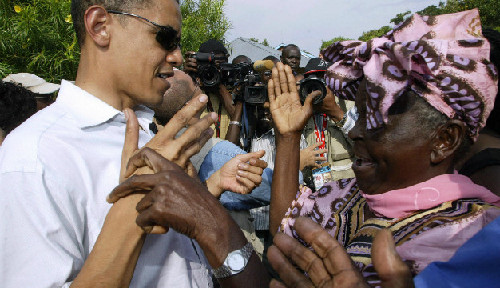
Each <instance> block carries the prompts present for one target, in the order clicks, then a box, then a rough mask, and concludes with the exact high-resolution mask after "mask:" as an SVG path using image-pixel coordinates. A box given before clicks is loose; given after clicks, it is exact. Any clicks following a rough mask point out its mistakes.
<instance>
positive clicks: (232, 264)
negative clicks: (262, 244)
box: [226, 251, 247, 272]
mask: <svg viewBox="0 0 500 288" xmlns="http://www.w3.org/2000/svg"><path fill="white" fill-rule="evenodd" d="M226 260H227V266H228V267H229V269H231V270H232V271H233V272H240V271H241V270H243V268H245V265H246V264H247V263H246V262H247V259H245V257H243V255H242V254H241V253H239V251H238V253H231V255H229V257H228V258H227V259H226Z"/></svg>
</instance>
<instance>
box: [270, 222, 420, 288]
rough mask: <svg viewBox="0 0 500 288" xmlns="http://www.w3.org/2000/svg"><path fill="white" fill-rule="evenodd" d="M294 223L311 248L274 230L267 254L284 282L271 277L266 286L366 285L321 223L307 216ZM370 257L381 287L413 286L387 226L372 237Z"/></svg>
mask: <svg viewBox="0 0 500 288" xmlns="http://www.w3.org/2000/svg"><path fill="white" fill-rule="evenodd" d="M294 227H295V229H296V231H297V234H298V235H299V236H300V237H301V238H302V239H303V240H304V241H306V242H307V243H308V244H310V245H311V247H312V248H313V249H314V251H311V250H309V249H308V248H306V247H305V246H303V245H302V244H300V242H298V241H297V240H296V239H294V238H292V237H290V236H288V235H285V234H283V233H278V234H276V236H275V237H274V246H271V247H270V248H269V250H268V254H267V255H268V259H269V262H270V263H271V265H272V267H273V268H274V269H275V270H276V272H278V273H279V275H280V278H281V280H282V281H283V283H281V282H278V281H277V280H273V281H272V282H271V284H270V286H269V287H272V288H279V287H329V288H336V287H338V288H340V287H342V288H360V287H363V288H365V287H369V286H368V284H367V283H366V282H365V280H364V279H363V276H362V275H361V273H360V272H359V270H358V269H357V268H356V267H355V266H354V265H353V263H352V261H351V258H350V257H349V255H348V254H347V253H346V251H345V250H344V248H343V247H342V246H341V245H340V244H339V243H338V242H337V241H336V240H335V239H334V238H333V237H332V236H330V235H329V234H328V232H326V230H324V229H323V228H322V227H321V226H320V225H318V224H317V223H316V222H314V221H313V220H311V219H310V218H304V217H301V218H298V219H297V220H296V221H295V225H294ZM372 260H373V263H374V265H375V269H376V271H377V273H378V274H379V277H380V279H381V280H382V287H385V288H389V287H391V288H403V287H413V281H412V278H411V273H410V271H409V269H408V266H407V265H406V264H405V263H404V262H403V261H402V260H401V259H400V258H399V256H398V254H397V253H396V250H395V248H394V240H393V238H392V235H391V232H390V231H389V230H382V231H381V232H379V233H378V234H377V236H376V237H375V240H374V243H373V246H372ZM294 264H295V265H296V266H297V267H299V268H300V269H302V270H303V271H305V272H307V275H309V277H310V278H308V277H306V276H305V275H304V273H303V272H302V271H299V270H298V269H297V268H296V266H294Z"/></svg>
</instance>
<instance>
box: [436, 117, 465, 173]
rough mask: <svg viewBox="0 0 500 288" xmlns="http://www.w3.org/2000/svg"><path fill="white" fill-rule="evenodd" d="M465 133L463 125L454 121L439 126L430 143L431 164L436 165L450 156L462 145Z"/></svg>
mask: <svg viewBox="0 0 500 288" xmlns="http://www.w3.org/2000/svg"><path fill="white" fill-rule="evenodd" d="M466 131H467V128H466V126H465V124H464V123H463V122H462V121H459V120H456V119H451V120H449V121H448V122H447V123H446V124H444V125H442V126H440V127H439V128H438V129H437V131H436V134H435V136H434V140H433V142H432V152H431V163H433V164H438V163H440V162H441V161H443V160H445V159H447V158H448V157H450V156H452V155H453V154H454V153H455V151H457V149H458V148H459V147H460V145H461V144H462V141H463V140H464V136H465V133H466Z"/></svg>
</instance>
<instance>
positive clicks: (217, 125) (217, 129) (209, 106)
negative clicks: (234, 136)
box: [207, 97, 222, 138]
mask: <svg viewBox="0 0 500 288" xmlns="http://www.w3.org/2000/svg"><path fill="white" fill-rule="evenodd" d="M207 110H208V112H214V107H213V106H212V101H210V97H208V102H207ZM221 116H222V101H219V111H217V123H215V137H217V138H220V120H221Z"/></svg>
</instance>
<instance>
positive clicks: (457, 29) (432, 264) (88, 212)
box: [0, 0, 500, 287]
mask: <svg viewBox="0 0 500 288" xmlns="http://www.w3.org/2000/svg"><path fill="white" fill-rule="evenodd" d="M71 15H72V19H73V26H74V29H75V32H76V36H77V40H78V44H79V46H80V49H81V58H80V64H79V67H78V71H77V77H76V79H75V80H74V81H67V80H62V82H61V84H60V85H58V84H53V83H48V82H46V81H45V80H43V79H41V78H39V77H37V76H35V75H32V74H27V73H20V74H12V75H9V76H8V77H6V78H4V79H3V81H2V83H1V84H0V85H1V86H0V128H1V130H0V132H1V138H0V145H1V146H0V187H1V188H0V203H1V204H0V205H1V206H2V207H1V209H0V216H1V219H2V220H0V247H2V249H1V252H0V283H2V287H127V286H128V287H496V286H498V285H499V284H498V283H500V281H499V280H500V278H499V276H498V273H496V272H497V271H496V262H497V261H496V260H498V259H500V258H499V257H498V255H500V254H499V253H500V245H499V244H498V241H497V239H496V238H497V237H496V236H500V217H499V216H500V188H499V187H500V183H499V179H500V178H499V177H496V176H497V175H499V174H498V173H500V171H499V169H500V168H499V167H500V166H499V164H500V153H499V151H500V150H499V149H500V129H499V128H500V122H499V115H500V114H499V110H500V104H498V97H496V96H497V94H498V89H499V86H498V73H497V71H498V66H499V65H500V64H499V63H500V33H499V32H497V31H495V30H491V29H486V28H484V29H483V28H482V27H481V25H480V23H478V21H479V20H478V19H479V14H478V11H477V9H475V10H469V11H464V12H460V13H455V14H448V15H439V16H433V17H428V16H420V15H418V14H415V15H413V16H411V17H410V18H408V19H407V20H406V21H404V22H403V23H401V24H399V25H397V26H396V27H394V29H393V30H392V31H391V32H389V33H387V34H386V35H384V36H382V37H379V38H374V39H372V40H370V41H369V42H361V41H343V42H335V43H333V44H332V45H331V46H329V47H327V48H325V49H323V50H322V51H320V52H319V53H318V57H317V58H313V59H311V60H310V61H309V63H308V64H307V65H306V66H305V67H300V59H301V52H300V48H299V47H298V46H297V45H294V44H290V45H287V46H285V47H283V48H282V51H281V53H282V55H281V57H280V59H278V58H276V57H274V56H272V55H269V56H268V57H263V59H250V58H249V57H247V56H245V55H237V56H236V57H234V58H233V60H232V62H231V63H229V58H230V56H231V55H229V53H228V50H227V48H226V47H225V46H224V44H223V42H221V41H218V40H215V39H211V40H208V41H206V42H204V43H202V44H201V45H200V47H199V49H198V51H188V52H187V53H185V55H182V53H181V50H180V35H181V30H182V27H181V26H182V25H181V18H180V17H181V16H180V9H179V3H178V1H176V0H151V1H139V0H124V1H108V0H103V1H93V0H86V1H83V0H72V4H71Z"/></svg>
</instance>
